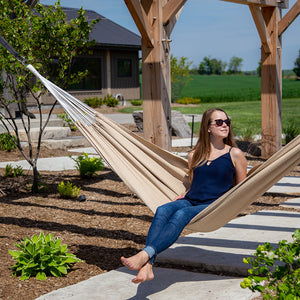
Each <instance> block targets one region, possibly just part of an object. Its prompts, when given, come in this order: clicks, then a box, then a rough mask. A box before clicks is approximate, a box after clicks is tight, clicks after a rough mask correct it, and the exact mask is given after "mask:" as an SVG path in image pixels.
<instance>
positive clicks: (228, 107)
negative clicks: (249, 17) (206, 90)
mask: <svg viewBox="0 0 300 300" xmlns="http://www.w3.org/2000/svg"><path fill="white" fill-rule="evenodd" d="M213 107H218V108H221V109H224V110H225V111H226V112H227V113H228V115H229V116H230V118H231V119H232V122H233V128H234V133H235V135H245V133H246V131H248V132H250V133H251V134H259V133H260V132H261V103H260V101H242V102H218V103H203V104H200V105H198V106H192V107H191V106H184V107H174V108H172V109H174V110H178V111H180V112H181V113H183V114H202V113H203V112H204V111H205V110H206V109H208V108H213ZM135 110H141V107H127V108H124V109H122V110H121V112H124V113H132V112H133V111H135ZM289 122H293V123H294V124H295V126H296V127H298V128H300V99H284V100H283V102H282V123H283V128H284V127H286V126H287V124H288V123H289ZM199 126H200V124H199V123H198V124H197V123H196V124H195V127H194V132H195V133H197V132H198V131H199Z"/></svg>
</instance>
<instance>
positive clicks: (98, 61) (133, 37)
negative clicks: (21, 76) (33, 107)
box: [43, 8, 141, 104]
mask: <svg viewBox="0 0 300 300" xmlns="http://www.w3.org/2000/svg"><path fill="white" fill-rule="evenodd" d="M63 11H64V12H65V14H66V17H67V20H71V19H73V18H75V17H76V15H77V13H78V11H79V9H76V8H63ZM85 11H86V16H87V18H88V20H93V19H97V18H99V19H101V20H100V21H99V22H98V23H97V24H96V25H95V26H94V27H93V30H92V32H91V34H90V39H91V40H95V42H96V43H95V45H94V47H93V54H92V55H88V54H86V55H83V56H80V57H76V58H75V59H74V68H75V69H76V70H86V69H87V70H88V71H89V72H88V75H87V77H86V78H85V79H84V80H83V81H82V82H81V83H79V84H77V85H73V86H72V87H70V88H69V90H68V92H69V93H71V94H72V95H73V96H75V97H76V98H77V99H80V100H83V99H85V98H90V97H95V96H98V97H104V96H105V95H107V94H113V95H115V96H116V95H121V96H122V97H124V99H125V100H126V99H140V82H139V50H141V38H140V36H138V35H137V34H135V33H133V32H131V31H129V30H128V29H126V28H124V27H122V26H120V25H118V24H116V23H115V22H113V21H111V20H110V19H107V18H105V17H104V16H102V15H99V14H98V13H96V12H95V11H92V10H85ZM51 98H52V97H51V96H50V97H49V96H48V97H47V96H43V103H45V104H46V103H49V102H52V101H51ZM52 99H53V98H52Z"/></svg>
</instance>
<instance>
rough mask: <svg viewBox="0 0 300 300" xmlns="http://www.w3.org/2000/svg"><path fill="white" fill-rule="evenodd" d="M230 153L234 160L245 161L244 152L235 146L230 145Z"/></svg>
mask: <svg viewBox="0 0 300 300" xmlns="http://www.w3.org/2000/svg"><path fill="white" fill-rule="evenodd" d="M230 155H231V157H232V160H233V161H234V162H243V163H244V162H245V161H246V157H245V155H244V152H243V151H242V150H241V149H239V148H237V147H232V148H231V150H230Z"/></svg>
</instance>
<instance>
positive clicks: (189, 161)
mask: <svg viewBox="0 0 300 300" xmlns="http://www.w3.org/2000/svg"><path fill="white" fill-rule="evenodd" d="M193 154H194V150H192V151H190V152H189V154H188V167H189V168H190V165H191V162H192V158H193ZM188 190H189V189H188V188H187V190H186V191H185V192H184V193H182V194H180V195H178V196H176V197H175V198H174V199H173V201H176V200H178V199H182V198H184V197H185V195H186V193H187V192H188Z"/></svg>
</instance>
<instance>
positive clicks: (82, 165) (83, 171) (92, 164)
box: [71, 152, 104, 178]
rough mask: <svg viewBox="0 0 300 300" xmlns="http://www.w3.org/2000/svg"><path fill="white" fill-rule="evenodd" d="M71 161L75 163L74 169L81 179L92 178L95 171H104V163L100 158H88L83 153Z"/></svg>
mask: <svg viewBox="0 0 300 300" xmlns="http://www.w3.org/2000/svg"><path fill="white" fill-rule="evenodd" d="M71 158H72V157H71ZM72 159H73V160H74V161H75V162H76V165H75V167H76V169H77V170H78V171H79V174H80V177H82V178H84V177H92V176H94V175H95V173H96V172H97V171H101V170H103V169H104V163H103V161H102V158H100V157H88V154H87V153H84V152H83V154H82V155H79V156H78V157H77V158H72Z"/></svg>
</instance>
